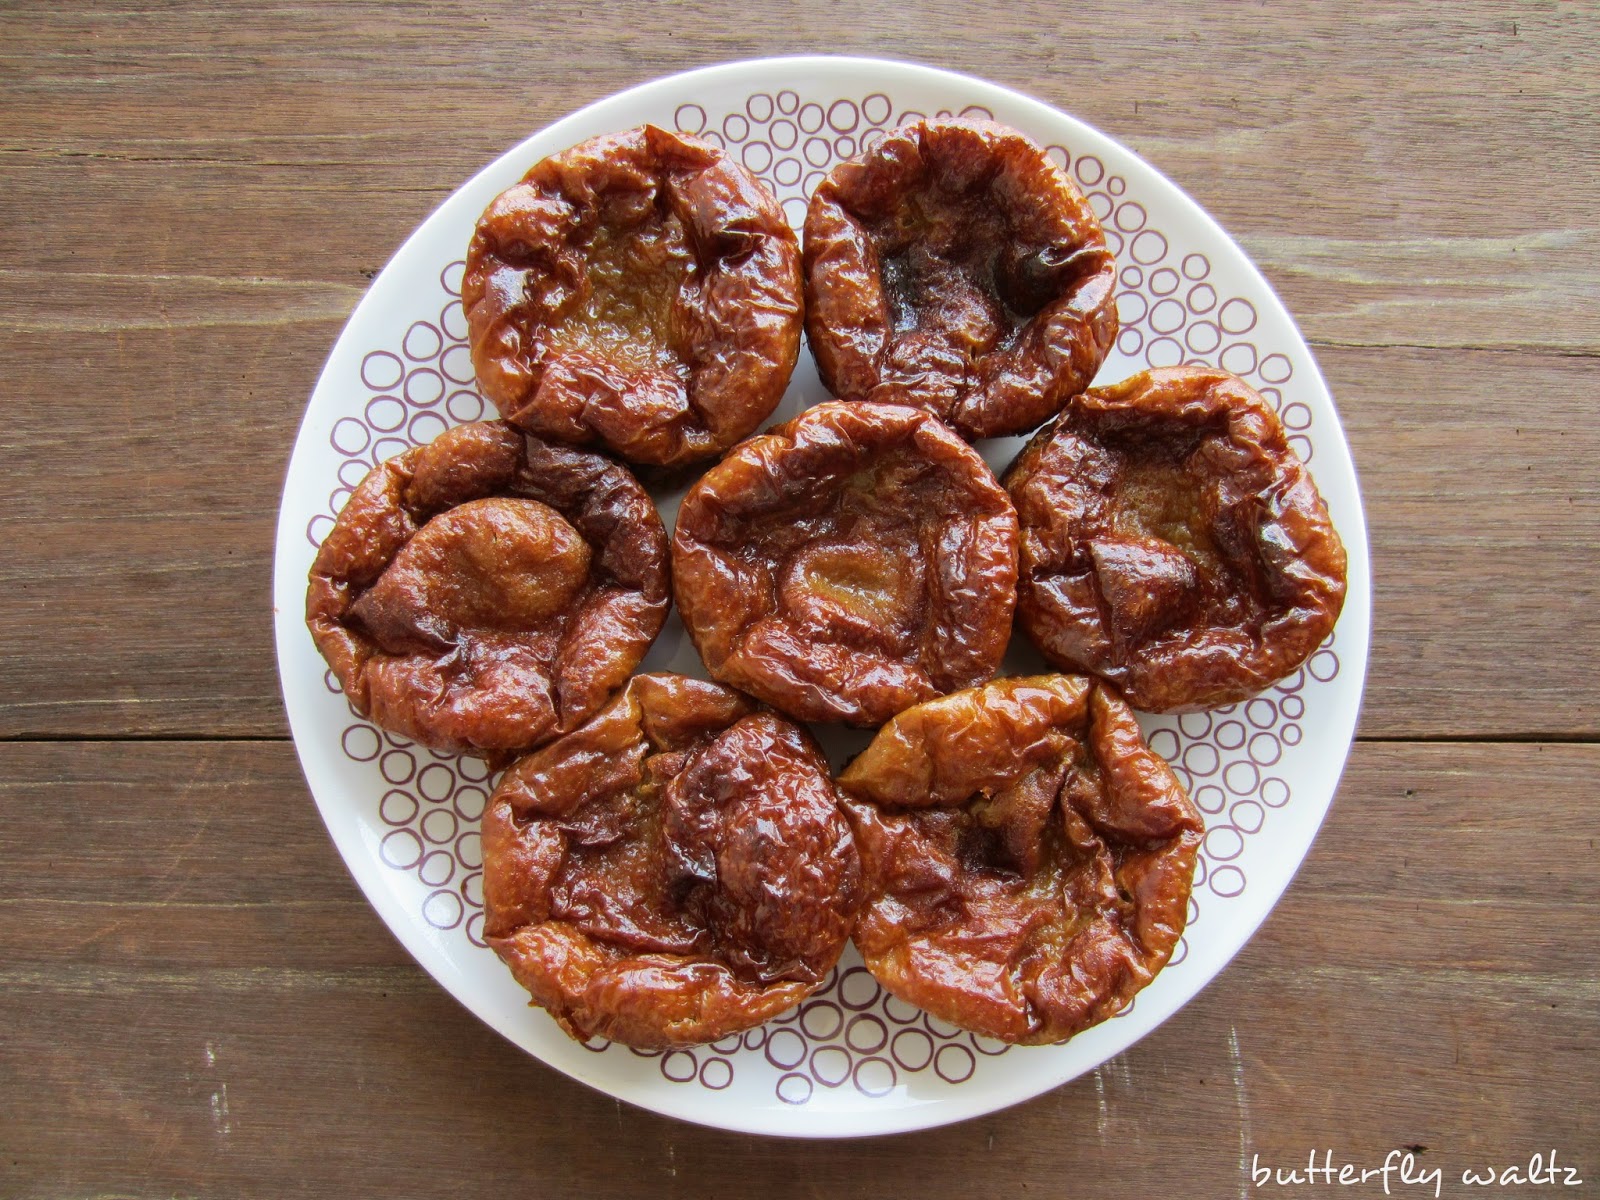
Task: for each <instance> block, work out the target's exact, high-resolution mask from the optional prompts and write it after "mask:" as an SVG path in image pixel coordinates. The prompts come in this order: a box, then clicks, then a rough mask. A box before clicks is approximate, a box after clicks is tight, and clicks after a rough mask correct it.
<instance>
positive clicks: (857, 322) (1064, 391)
mask: <svg viewBox="0 0 1600 1200" xmlns="http://www.w3.org/2000/svg"><path fill="white" fill-rule="evenodd" d="M805 276H806V306H807V307H806V332H807V335H808V337H809V339H810V342H811V350H812V353H813V354H814V355H815V356H816V360H817V371H818V373H819V374H820V375H821V376H822V381H823V383H825V384H826V385H827V386H828V388H829V389H830V390H832V392H833V394H834V395H836V396H852V397H859V398H862V399H868V400H888V401H894V402H897V403H902V404H916V405H920V406H921V407H923V408H926V409H928V410H930V411H931V412H934V413H936V414H938V415H939V416H940V417H942V418H943V419H944V420H945V421H947V422H949V424H950V425H951V426H952V427H953V428H954V429H955V430H956V431H957V432H958V433H960V434H961V435H962V436H963V437H967V438H985V437H997V436H1000V435H1003V434H1015V433H1024V432H1026V431H1028V430H1030V429H1033V428H1034V427H1036V426H1037V425H1038V424H1039V423H1040V422H1041V421H1044V420H1046V419H1048V418H1049V417H1051V416H1052V415H1054V414H1055V413H1057V412H1059V411H1060V409H1061V406H1062V404H1064V403H1065V402H1066V401H1067V399H1068V397H1070V396H1072V395H1074V394H1075V393H1077V392H1079V391H1081V390H1082V389H1083V388H1085V387H1087V386H1088V385H1089V382H1090V381H1091V380H1092V379H1093V378H1094V375H1095V372H1096V371H1098V370H1099V369H1100V363H1101V362H1102V360H1104V358H1105V356H1106V354H1107V352H1108V351H1109V350H1110V349H1111V345H1112V343H1113V341H1115V339H1116V336H1117V309H1116V296H1115V283H1116V263H1115V261H1114V260H1113V258H1112V255H1111V252H1110V250H1109V249H1107V247H1106V238H1105V233H1104V232H1103V231H1102V230H1101V228H1100V222H1099V221H1098V220H1097V219H1096V218H1095V215H1094V212H1093V210H1092V209H1091V208H1090V207H1089V204H1088V201H1087V200H1086V199H1085V198H1084V197H1083V195H1082V194H1081V193H1080V192H1079V191H1078V189H1077V188H1076V187H1074V186H1073V184H1072V181H1071V180H1070V179H1068V178H1067V175H1066V172H1065V171H1063V170H1062V169H1061V168H1060V167H1058V166H1056V164H1055V163H1053V162H1052V161H1050V158H1049V157H1048V156H1047V155H1046V154H1045V152H1044V151H1043V150H1042V149H1040V147H1039V146H1037V145H1036V144H1034V143H1033V142H1032V141H1030V140H1029V139H1028V138H1026V137H1024V136H1023V135H1022V134H1020V133H1018V132H1017V131H1016V130H1014V129H1008V128H1006V127H1005V126H1003V125H997V124H995V123H994V122H992V121H979V120H968V119H963V118H950V119H941V120H927V121H918V122H916V123H914V124H910V125H905V126H903V127H901V128H899V129H896V130H894V131H893V132H891V133H889V134H888V135H887V136H885V137H884V138H883V139H882V140H881V141H879V142H878V143H877V144H876V145H874V146H873V147H872V148H871V149H870V150H868V151H866V152H865V153H863V154H862V155H860V156H859V157H857V158H854V159H851V160H850V161H849V162H846V163H842V164H840V165H839V166H838V167H836V168H834V170H833V171H832V173H830V174H829V175H828V176H827V177H826V178H825V179H824V180H823V181H822V182H821V183H820V184H819V185H818V186H817V190H816V192H815V193H814V194H813V196H812V198H811V207H810V209H809V211H808V212H807V214H806V226H805Z"/></svg>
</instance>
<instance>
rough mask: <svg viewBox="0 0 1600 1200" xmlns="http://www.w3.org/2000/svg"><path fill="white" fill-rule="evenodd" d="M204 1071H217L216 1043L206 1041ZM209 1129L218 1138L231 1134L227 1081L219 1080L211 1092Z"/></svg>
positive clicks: (231, 1123)
mask: <svg viewBox="0 0 1600 1200" xmlns="http://www.w3.org/2000/svg"><path fill="white" fill-rule="evenodd" d="M205 1053H206V1070H208V1071H215V1070H216V1069H217V1047H216V1043H215V1042H212V1041H210V1040H209V1039H208V1040H207V1041H206V1051H205ZM211 1128H212V1130H213V1132H215V1133H216V1134H217V1136H218V1137H223V1138H225V1137H227V1136H228V1135H229V1134H230V1133H232V1132H233V1120H232V1117H231V1115H230V1113H229V1111H228V1081H227V1080H226V1079H219V1080H218V1081H217V1086H216V1087H215V1088H214V1089H212V1092H211Z"/></svg>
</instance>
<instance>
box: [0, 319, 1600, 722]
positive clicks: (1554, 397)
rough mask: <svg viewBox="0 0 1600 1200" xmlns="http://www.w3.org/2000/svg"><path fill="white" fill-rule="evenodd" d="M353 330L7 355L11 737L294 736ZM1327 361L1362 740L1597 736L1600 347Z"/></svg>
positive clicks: (60, 346) (320, 325)
mask: <svg viewBox="0 0 1600 1200" xmlns="http://www.w3.org/2000/svg"><path fill="white" fill-rule="evenodd" d="M270 303H271V302H269V304H270ZM252 311H258V312H261V313H263V314H269V313H273V312H277V311H278V310H276V309H273V308H271V307H263V308H261V309H257V310H252ZM263 319H265V317H264V318H263ZM333 335H334V328H333V326H332V325H330V324H329V323H327V322H318V321H312V322H309V323H306V324H297V323H295V322H293V321H292V320H290V321H288V322H287V323H285V324H283V325H279V326H274V327H273V334H272V337H271V338H270V339H267V340H263V339H262V338H261V337H260V332H259V329H258V328H256V327H248V328H211V329H207V330H206V331H205V335H204V339H203V341H195V340H194V334H193V333H192V331H189V332H183V331H178V330H174V331H173V332H171V333H170V334H163V335H161V336H159V337H156V338H153V339H149V340H140V339H133V338H129V339H126V340H123V341H122V344H121V345H120V347H113V346H112V345H111V344H110V343H111V341H112V339H111V337H110V335H93V334H83V333H72V334H56V335H44V334H32V335H29V339H28V342H27V349H26V351H25V352H24V353H21V354H12V355H7V354H5V353H4V351H3V350H0V371H10V372H12V373H13V374H14V375H21V376H23V377H25V378H27V379H29V380H31V381H33V382H32V383H30V385H29V386H30V388H31V389H34V390H36V391H37V393H38V394H41V395H47V396H51V397H56V398H58V399H57V402H56V404H54V405H52V406H49V407H37V408H34V407H26V406H24V407H21V408H18V409H15V410H13V413H12V415H11V421H10V422H9V424H8V425H7V426H6V428H5V429H4V430H0V447H3V448H4V451H5V453H6V454H7V456H8V457H13V456H14V457H15V458H16V459H17V461H25V462H28V463H29V464H30V471H29V472H28V473H27V474H26V475H23V474H17V475H11V476H7V477H4V478H0V512H3V514H4V515H3V516H0V522H3V524H4V527H5V529H6V531H7V541H8V543H9V544H10V546H11V547H12V549H11V552H10V554H9V556H8V558H7V559H6V560H5V561H4V562H0V656H4V658H5V660H6V662H7V664H8V671H7V673H6V682H5V684H4V685H0V735H5V736H52V737H54V736H73V735H79V734H96V735H108V734H109V735H128V734H160V735H183V736H214V735H225V736H232V735H261V734H266V735H281V734H282V732H283V731H284V723H283V717H282V711H281V701H280V699H279V695H278V687H277V680H276V675H275V672H274V667H273V658H272V649H271V642H270V631H269V622H268V616H269V613H268V608H267V597H268V595H269V591H270V577H271V563H270V553H271V543H272V529H273V522H274V520H275V510H276V505H277V497H278V489H279V487H280V486H281V479H282V472H283V465H284V462H285V459H286V457H287V454H288V449H289V446H290V445H291V443H292V441H293V437H294V432H295V429H296V426H297V423H298V421H299V418H300V405H301V399H300V397H302V396H304V395H306V394H308V393H309V391H310V387H311V384H312V382H313V379H314V376H315V373H316V371H317V369H318V368H319V366H320V360H321V356H322V354H323V353H324V352H325V348H326V346H327V345H328V344H330V343H331V341H332V338H333ZM191 341H194V344H191ZM84 346H88V347H90V348H91V352H90V353H89V354H87V355H86V356H81V355H80V356H79V357H73V354H74V352H75V351H77V350H79V348H82V347H84ZM1320 359H1321V362H1322V366H1323V368H1324V370H1325V372H1326V373H1327V376H1328V379H1329V383H1330V386H1331V387H1332V389H1333V392H1334V395H1335V397H1336V398H1337V400H1338V402H1339V404H1340V406H1341V410H1342V413H1343V416H1344V419H1345V422H1346V427H1347V430H1348V432H1349V436H1350V440H1351V443H1352V447H1353V451H1354V454H1355V457H1356V463H1357V468H1358V470H1359V471H1360V472H1361V477H1362V484H1363V488H1364V492H1365V495H1366V498H1367V505H1368V515H1369V520H1370V522H1371V526H1372V541H1373V547H1374V566H1373V574H1374V580H1375V589H1376V597H1375V618H1374V630H1375V637H1374V651H1373V659H1372V669H1371V672H1370V675H1369V680H1368V690H1367V700H1366V707H1365V710H1364V714H1363V724H1362V733H1363V734H1364V735H1366V736H1375V737H1443V736H1453V737H1527V736H1543V737H1594V736H1596V733H1597V731H1600V691H1597V690H1596V689H1595V688H1594V687H1593V686H1592V680H1591V678H1590V672H1589V671H1588V668H1587V666H1586V664H1585V662H1584V660H1583V658H1582V657H1581V656H1580V655H1575V654H1573V653H1571V652H1570V650H1569V647H1570V646H1573V645H1583V644H1587V643H1589V642H1592V641H1594V640H1596V639H1597V638H1600V611H1597V610H1596V609H1595V607H1594V606H1593V605H1591V604H1590V603H1589V600H1588V598H1589V595H1590V592H1591V590H1592V578H1593V572H1592V568H1591V565H1590V564H1591V563H1592V562H1593V559H1594V555H1595V553H1596V551H1597V549H1600V478H1597V476H1596V473H1595V471H1594V470H1593V464H1594V463H1595V462H1597V461H1600V427H1597V426H1596V425H1595V423H1594V422H1593V421H1592V419H1591V415H1592V408H1593V402H1592V391H1593V379H1592V375H1593V372H1592V370H1591V369H1590V367H1589V364H1588V362H1587V360H1584V359H1579V358H1570V357H1561V356H1550V355H1534V354H1514V353H1494V352H1482V351H1438V350H1415V349H1409V350H1383V349H1372V348H1343V347H1341V348H1324V349H1323V350H1322V351H1321V353H1320ZM1486 397H1488V398H1493V399H1490V400H1488V401H1486V399H1485V398H1486ZM108 416H109V419H108ZM153 417H154V418H159V419H158V420H157V419H153ZM85 464H92V466H93V469H92V471H88V472H87V473H86V467H85ZM1314 467H1315V463H1313V468H1314ZM86 478H87V479H90V480H93V482H92V483H91V484H88V485H86V482H85V481H86Z"/></svg>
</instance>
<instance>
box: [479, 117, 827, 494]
mask: <svg viewBox="0 0 1600 1200" xmlns="http://www.w3.org/2000/svg"><path fill="white" fill-rule="evenodd" d="M461 302H462V304H463V305H464V307H465V308H466V312H467V322H468V326H469V329H470V335H471V342H472V359H473V363H474V364H475V366H476V367H477V373H478V384H479V386H480V387H481V388H482V390H483V393H484V395H485V396H487V397H488V398H489V399H490V400H492V401H494V403H495V404H496V405H497V406H498V407H499V409H500V413H501V415H502V416H504V417H506V418H507V419H508V420H510V421H512V422H513V423H515V424H517V425H519V426H521V427H523V428H525V429H529V430H532V431H533V432H535V433H538V434H542V435H543V436H545V437H550V438H555V439H557V440H559V441H563V442H567V443H569V444H574V445H595V444H598V445H601V446H604V447H606V448H607V449H610V450H612V451H614V452H615V453H617V454H619V455H620V456H622V457H623V458H625V459H627V460H629V461H630V462H636V463H649V464H654V465H677V464H681V463H686V462H691V461H693V460H695V459H701V458H707V457H709V456H711V455H714V454H718V453H720V452H721V451H723V450H725V449H727V448H728V447H729V446H731V445H733V444H734V443H735V442H737V441H738V440H739V439H740V438H742V437H744V436H746V435H747V434H749V433H751V432H752V431H754V429H755V428H756V426H757V425H759V424H760V423H761V422H762V421H763V420H765V419H766V417H767V416H768V415H769V414H770V413H771V412H772V410H773V409H774V408H775V407H776V406H777V403H778V400H779V399H780V398H781V397H782V395H783V391H784V388H785V387H787V386H788V383H789V375H790V373H791V372H792V371H793V370H794V364H795V359H796V356H797V355H798V354H799V350H800V325H801V307H802V302H801V285H800V255H799V245H798V242H797V239H796V238H795V235H794V231H793V230H792V229H790V228H789V225H788V223H787V222H786V221H785V220H784V218H783V213H782V211H781V210H780V209H779V208H778V205H777V202H776V201H775V200H774V199H773V198H772V196H771V195H770V194H769V193H768V192H767V191H766V189H765V188H763V187H762V185H761V184H760V183H759V182H758V181H757V180H756V179H755V177H754V176H752V175H751V174H750V173H749V172H748V171H746V170H745V169H744V168H743V167H741V166H739V165H738V164H737V163H736V162H734V161H733V160H732V159H730V158H729V157H728V156H727V155H725V154H724V153H723V152H722V151H721V150H718V149H716V148H715V147H713V146H710V145H708V144H706V143H705V142H701V141H697V140H695V139H694V138H690V137H685V136H682V135H679V134H674V133H668V132H667V131H666V130H664V129H658V128H656V127H655V126H653V125H645V126H643V127H641V128H638V129H631V130H628V131H627V132H625V133H614V134H607V135H605V136H603V137H597V138H592V139H590V140H589V141H586V142H583V143H581V144H579V145H577V146H574V147H572V148H571V149H570V150H565V151H563V152H562V153H560V154H555V155H552V156H550V157H549V158H547V159H544V160H543V161H541V162H539V163H538V164H536V165H535V166H534V167H533V169H532V170H530V171H529V172H528V174H527V175H526V176H525V177H524V178H523V180H522V182H521V183H518V184H516V185H515V186H514V187H511V188H509V189H507V190H506V191H504V192H502V193H501V194H500V195H499V196H498V197H496V198H495V200H494V201H493V203H491V204H490V205H489V207H488V208H487V209H486V210H485V211H484V214H483V216H482V217H481V218H480V219H479V221H478V227H477V231H476V232H475V233H474V235H473V238H472V243H471V246H470V247H469V249H468V251H467V268H466V276H465V279H464V281H463V283H462V289H461Z"/></svg>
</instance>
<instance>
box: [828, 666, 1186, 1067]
mask: <svg viewBox="0 0 1600 1200" xmlns="http://www.w3.org/2000/svg"><path fill="white" fill-rule="evenodd" d="M839 787H840V789H841V790H842V791H843V792H844V794H845V796H846V800H845V809H846V811H847V812H848V813H849V816H850V821H851V824H852V825H853V826H854V827H855V831H856V842H857V845H858V847H859V848H860V851H861V863H862V875H863V880H864V886H865V889H866V896H867V899H866V907H865V908H864V909H863V911H862V914H861V917H860V920H859V922H858V923H857V927H856V933H855V941H856V945H857V947H858V948H859V949H860V951H861V954H862V957H863V959H864V960H865V961H866V964H867V967H868V969H869V970H870V971H871V972H872V974H873V975H874V977H876V978H877V980H878V982H879V983H881V984H882V985H883V986H884V987H885V988H886V989H887V990H888V991H889V992H891V993H892V994H893V995H895V996H898V997H900V998H901V999H902V1000H905V1001H907V1002H908V1003H911V1004H915V1005H917V1006H918V1007H920V1008H924V1009H926V1010H927V1011H928V1012H930V1013H932V1014H933V1015H934V1016H936V1017H940V1018H942V1019H944V1020H946V1021H949V1022H950V1023H951V1024H953V1025H959V1026H961V1027H962V1028H964V1029H970V1030H973V1031H974V1032H977V1033H981V1034H987V1035H988V1036H990V1037H994V1038H999V1039H1001V1040H1002V1041H1007V1042H1020V1043H1027V1044H1039V1043H1045V1042H1059V1041H1061V1040H1063V1039H1065V1038H1068V1037H1071V1036H1072V1035H1073V1034H1075V1033H1078V1032H1079V1031H1081V1030H1083V1029H1086V1028H1088V1027H1089V1026H1090V1025H1094V1024H1096V1023H1098V1022H1100V1021H1103V1020H1105V1019H1106V1018H1107V1017H1111V1016H1115V1015H1116V1014H1117V1013H1118V1012H1119V1011H1121V1010H1122V1009H1123V1008H1124V1007H1125V1006H1126V1005H1127V1004H1128V1002H1129V1001H1130V1000H1132V999H1133V996H1134V993H1136V992H1138V991H1139V990H1140V989H1141V988H1143V987H1144V986H1145V985H1146V984H1148V983H1149V982H1150V980H1151V979H1152V978H1153V977H1154V976H1155V974H1156V973H1157V972H1158V971H1160V970H1161V968H1162V967H1163V966H1165V965H1166V963H1167V960H1168V959H1169V958H1170V957H1171V955H1172V950H1173V947H1174V946H1175V945H1176V944H1177V941H1178V938H1179V937H1180V936H1181V935H1182V933H1183V928H1184V923H1185V920H1186V919H1187V914H1188V902H1189V890H1190V887H1191V885H1192V882H1193V879H1194V868H1195V858H1196V855H1197V853H1198V851H1199V847H1200V840H1201V837H1202V836H1203V834H1204V827H1203V825H1202V823H1201V819H1200V815H1199V813H1198V812H1197V811H1196V810H1195V807H1194V805H1193V803H1192V802H1191V801H1190V799H1189V797H1188V795H1187V794H1186V793H1185V792H1184V790H1183V788H1182V786H1181V785H1180V784H1179V783H1178V781H1177V779H1176V778H1174V776H1173V774H1172V772H1171V770H1170V769H1169V768H1168V767H1167V765H1166V763H1165V762H1163V761H1162V760H1161V758H1160V756H1158V755H1156V754H1155V753H1153V752H1152V751H1151V750H1150V749H1149V747H1147V746H1146V745H1145V743H1144V738H1143V737H1142V736H1141V734H1140V732H1139V726H1138V723H1137V722H1136V721H1135V720H1134V716H1133V712H1132V710H1131V709H1129V708H1128V706H1127V704H1126V702H1124V701H1123V700H1122V699H1121V698H1120V697H1119V696H1118V695H1117V694H1116V692H1115V691H1114V690H1113V689H1111V688H1110V687H1108V686H1107V685H1105V684H1104V683H1100V682H1097V681H1091V680H1089V679H1087V678H1085V677H1084V676H1065V675H1044V676H1035V677H1028V678H1010V679H999V680H996V681H994V682H993V683H990V684H987V685H985V686H983V687H979V688H974V689H971V690H969V691H964V692H957V693H956V694H954V695H952V696H945V697H942V698H940V699H937V700H932V701H929V702H927V703H926V704H919V705H917V706H916V707H915V708H912V709H908V710H907V711H906V712H903V713H901V714H900V715H899V716H898V717H896V718H895V719H894V720H893V721H891V722H890V723H889V724H888V725H886V726H885V727H884V728H883V729H882V730H880V731H879V733H878V736H877V737H876V738H875V739H874V740H873V741H872V743H871V744H870V745H869V746H868V747H867V748H866V750H864V751H863V752H862V753H861V754H860V755H859V756H857V758H856V759H855V760H854V761H853V762H851V763H850V765H849V766H848V767H846V768H845V770H844V772H843V774H841V775H840V776H839Z"/></svg>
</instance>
